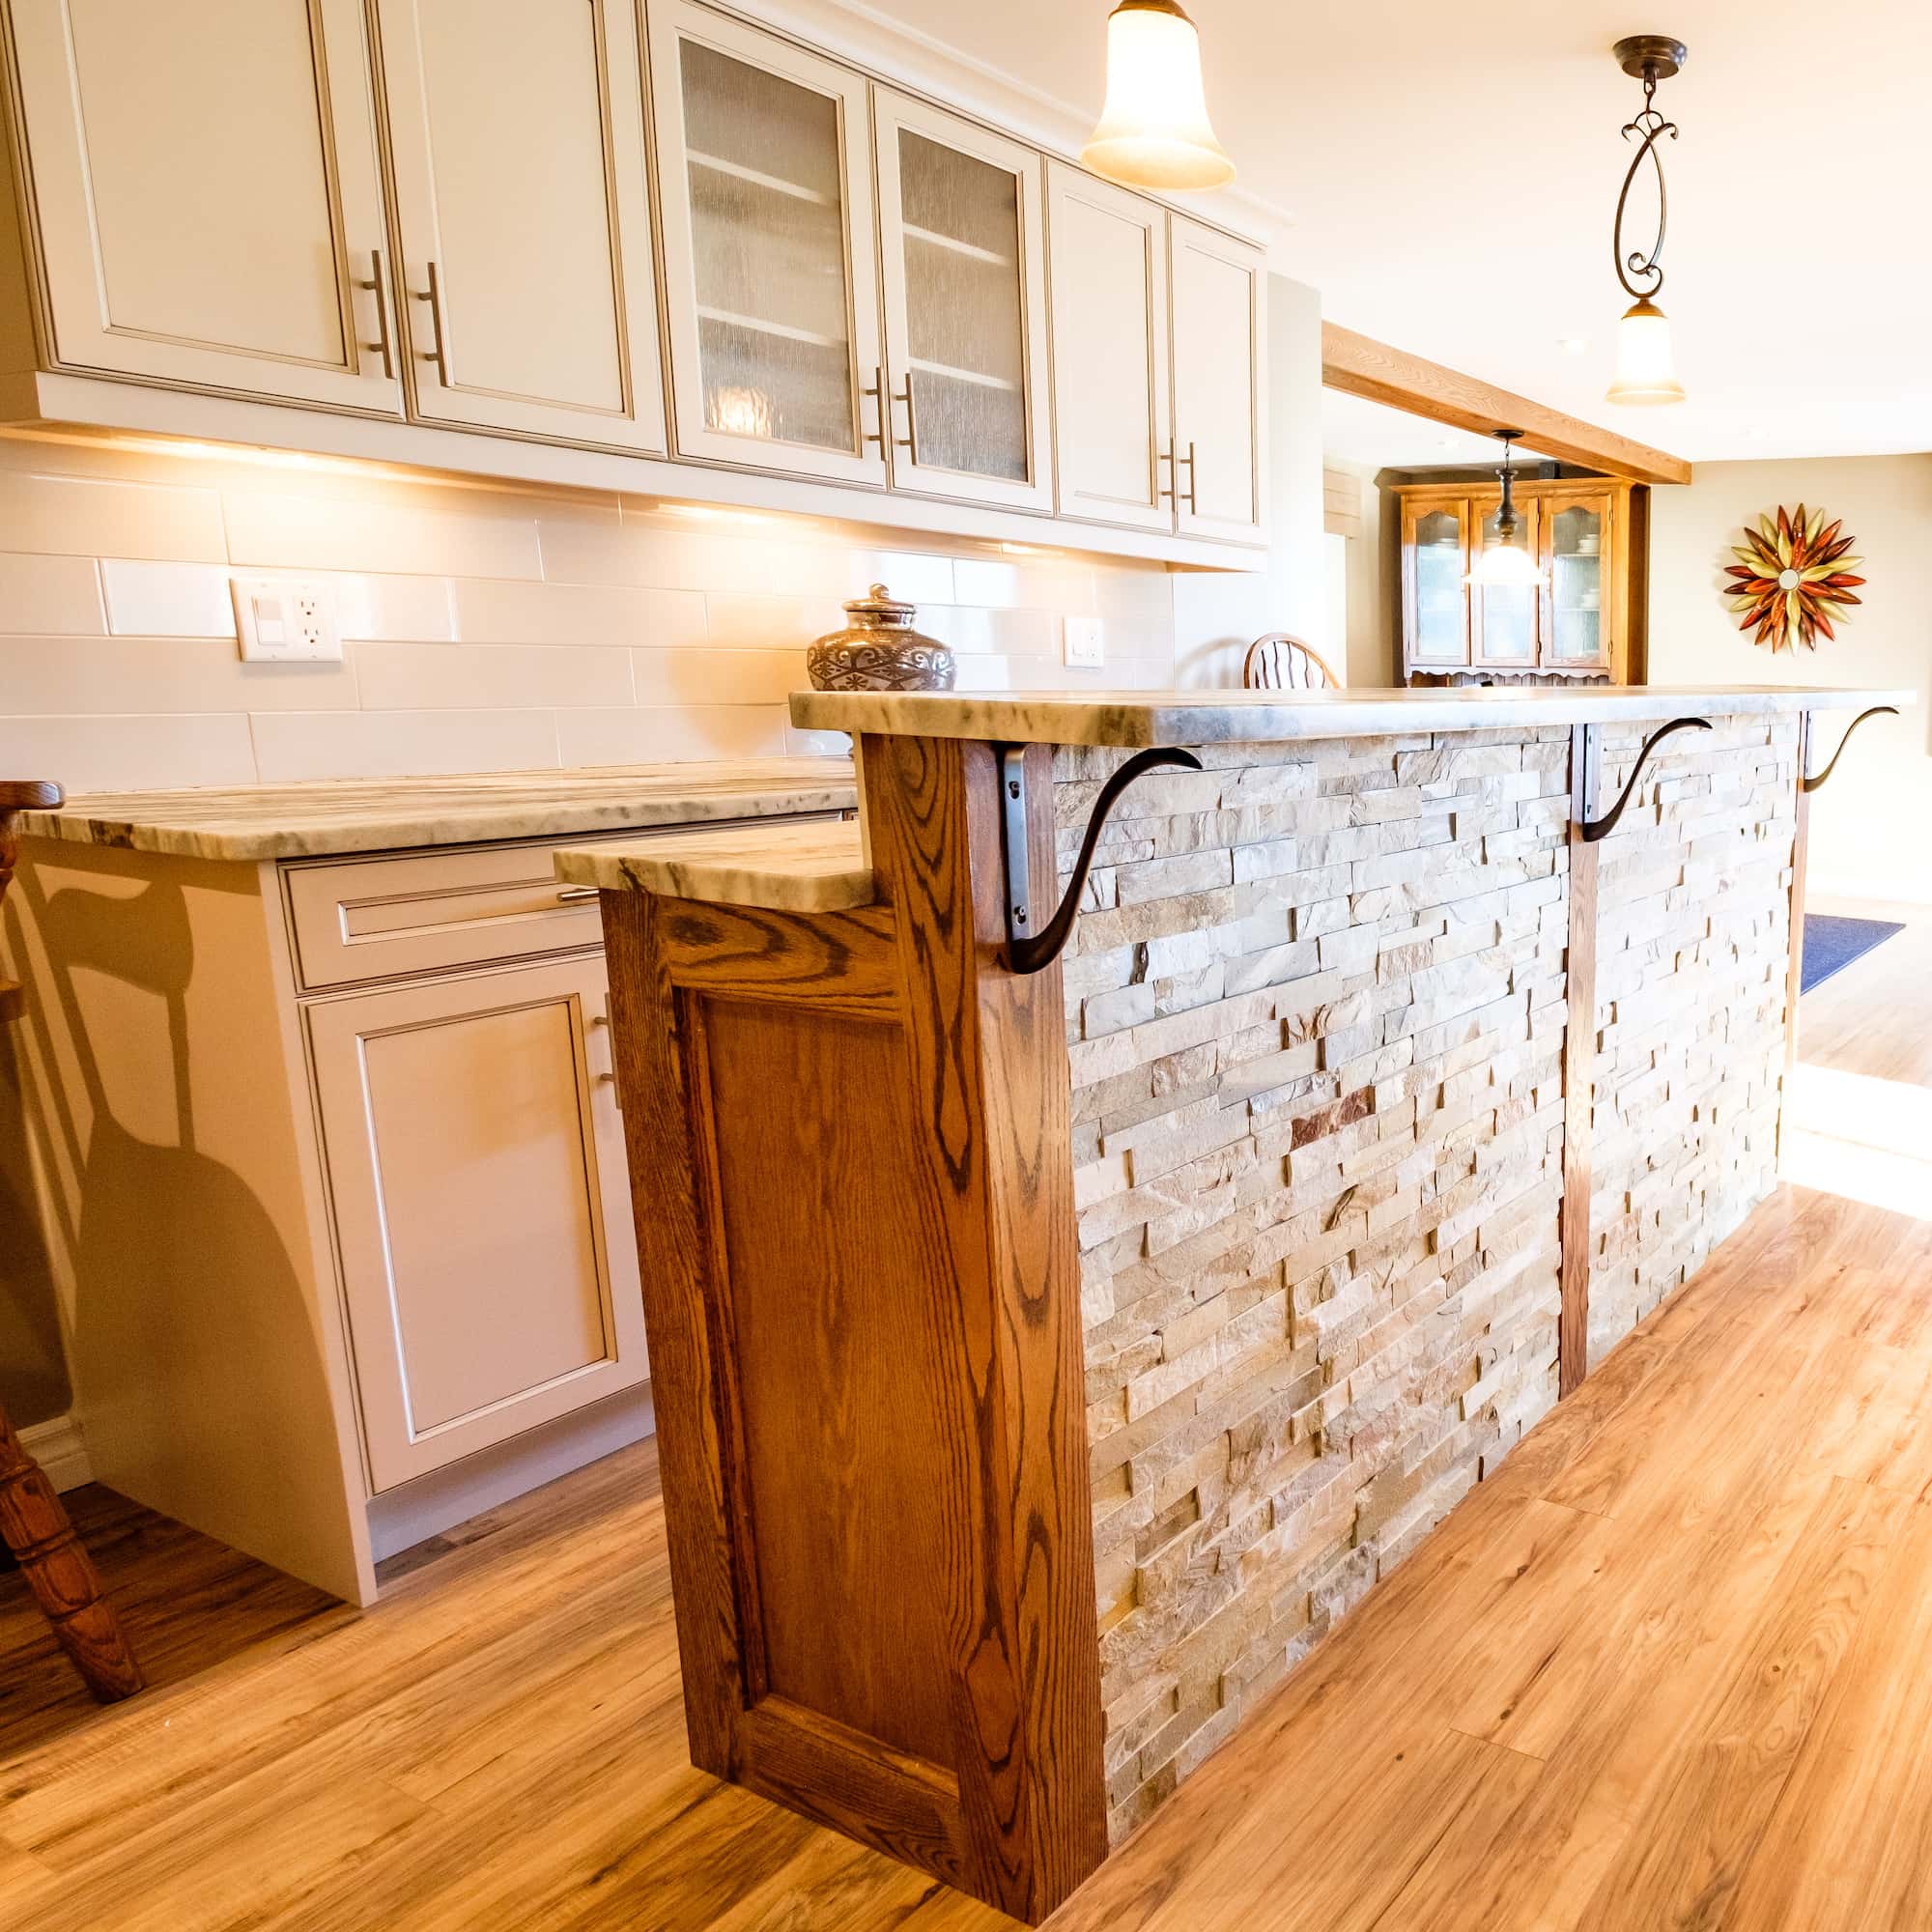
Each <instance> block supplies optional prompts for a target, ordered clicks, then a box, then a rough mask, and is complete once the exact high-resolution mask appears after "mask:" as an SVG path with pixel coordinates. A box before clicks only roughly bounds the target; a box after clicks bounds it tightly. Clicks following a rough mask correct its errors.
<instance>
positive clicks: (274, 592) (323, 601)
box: [229, 577, 342, 664]
mask: <svg viewBox="0 0 1932 1932" xmlns="http://www.w3.org/2000/svg"><path fill="white" fill-rule="evenodd" d="M229 582H230V584H231V586H232V587H233V589H234V593H235V632H236V636H237V637H238V638H239V639H241V655H242V657H243V658H244V659H245V660H246V661H247V662H248V663H250V664H340V663H341V662H342V630H341V626H340V625H339V624H338V623H337V622H336V616H335V585H334V584H333V583H331V582H329V581H328V580H327V578H320V577H236V578H231V579H230V580H229Z"/></svg>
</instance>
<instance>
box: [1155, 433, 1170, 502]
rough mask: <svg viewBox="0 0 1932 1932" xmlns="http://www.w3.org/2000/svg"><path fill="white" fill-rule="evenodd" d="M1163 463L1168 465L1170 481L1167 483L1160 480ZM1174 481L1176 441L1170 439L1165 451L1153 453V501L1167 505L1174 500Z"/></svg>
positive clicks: (1160, 450) (1159, 450)
mask: <svg viewBox="0 0 1932 1932" xmlns="http://www.w3.org/2000/svg"><path fill="white" fill-rule="evenodd" d="M1163 463H1164V464H1166V465H1167V473H1168V481H1167V482H1166V483H1162V481H1161V480H1160V466H1161V465H1162V464H1163ZM1173 479H1174V439H1173V438H1172V437H1169V438H1168V440H1167V447H1166V448H1165V449H1157V450H1155V451H1154V453H1153V499H1154V501H1155V502H1156V503H1166V502H1172V501H1173V500H1174V480H1173Z"/></svg>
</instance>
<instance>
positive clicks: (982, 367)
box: [899, 128, 1028, 482]
mask: <svg viewBox="0 0 1932 1932" xmlns="http://www.w3.org/2000/svg"><path fill="white" fill-rule="evenodd" d="M899 206H900V211H901V214H902V218H903V224H904V241H903V246H904V249H905V289H906V332H907V336H908V338H909V341H908V348H909V353H910V355H911V357H912V367H911V369H910V371H909V372H908V380H909V381H910V383H911V384H912V400H913V416H914V434H915V436H916V440H917V445H918V446H917V448H916V450H915V452H914V454H915V457H916V459H917V461H918V462H919V463H920V464H921V465H922V466H924V467H927V468H934V469H955V470H961V471H964V472H965V473H967V474H969V475H974V476H997V477H1007V478H1010V479H1012V480H1014V481H1017V482H1025V481H1026V480H1027V476H1028V466H1027V410H1026V373H1027V372H1026V349H1025V333H1024V325H1023V322H1022V319H1021V309H1020V204H1019V185H1018V183H1017V182H1016V181H1015V180H1014V178H1013V176H1012V175H1011V174H1010V173H1009V171H1008V170H1007V169H1005V168H1001V167H995V166H994V165H993V164H992V163H991V162H989V161H982V160H980V159H979V158H978V156H973V155H962V154H961V153H959V151H958V150H957V149H955V148H949V147H946V146H944V145H943V144H942V143H940V142H938V141H932V140H928V139H927V138H926V137H925V136H924V135H923V134H916V133H914V132H913V131H912V129H910V128H900V129H899Z"/></svg>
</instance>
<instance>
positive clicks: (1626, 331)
mask: <svg viewBox="0 0 1932 1932" xmlns="http://www.w3.org/2000/svg"><path fill="white" fill-rule="evenodd" d="M1615 52H1616V56H1617V65H1618V66H1619V67H1621V68H1622V69H1623V71H1625V72H1626V73H1627V74H1629V75H1630V76H1631V77H1632V78H1633V79H1634V80H1640V81H1642V82H1643V106H1642V108H1641V109H1640V110H1639V111H1638V113H1637V115H1636V117H1635V119H1634V120H1632V121H1629V122H1627V123H1626V124H1625V126H1624V139H1625V140H1627V141H1628V140H1629V139H1630V137H1631V136H1632V135H1633V134H1641V135H1642V136H1643V139H1642V140H1641V141H1640V142H1639V143H1638V144H1637V151H1636V153H1635V154H1634V155H1633V156H1631V164H1630V168H1629V170H1628V172H1627V173H1626V174H1625V176H1624V185H1623V192H1622V193H1621V194H1619V195H1618V196H1617V218H1616V224H1615V226H1614V227H1613V228H1612V229H1611V231H1610V256H1611V259H1612V260H1613V261H1614V262H1615V263H1616V268H1617V280H1618V281H1620V282H1621V283H1622V284H1623V285H1624V293H1625V294H1626V295H1629V296H1634V297H1635V298H1636V299H1635V300H1634V302H1633V303H1632V305H1631V306H1630V307H1629V308H1627V309H1626V310H1625V311H1624V317H1623V321H1622V322H1620V323H1619V324H1618V325H1617V373H1616V376H1615V378H1614V380H1613V381H1612V382H1611V384H1610V386H1609V388H1608V389H1607V390H1606V391H1605V401H1606V402H1611V403H1648V404H1658V403H1681V402H1682V401H1683V400H1684V384H1682V383H1680V382H1679V381H1678V380H1677V368H1676V363H1675V360H1674V358H1673V357H1672V355H1671V353H1670V325H1669V323H1668V322H1666V321H1665V320H1664V316H1663V311H1662V309H1661V308H1659V307H1658V305H1657V304H1656V302H1655V301H1653V300H1652V299H1651V298H1652V297H1653V296H1655V295H1656V294H1657V292H1658V290H1659V289H1661V288H1662V286H1663V270H1662V268H1661V267H1660V266H1659V264H1658V257H1659V256H1660V255H1662V253H1663V224H1664V217H1665V215H1666V213H1668V202H1667V199H1666V197H1665V195H1664V191H1663V157H1662V155H1661V154H1659V152H1658V147H1657V144H1658V142H1659V141H1661V140H1662V138H1663V137H1664V136H1665V135H1666V134H1667V135H1669V137H1670V138H1671V139H1672V140H1673V141H1674V140H1676V138H1677V124H1676V123H1675V122H1673V121H1666V120H1665V119H1664V118H1663V116H1662V114H1660V113H1659V112H1658V111H1657V83H1658V82H1659V81H1660V80H1668V79H1669V78H1670V76H1671V75H1672V74H1674V73H1675V72H1677V71H1678V70H1679V69H1680V68H1681V67H1683V65H1684V63H1685V62H1686V61H1687V60H1688V59H1689V58H1690V55H1689V54H1688V53H1687V52H1686V51H1685V46H1684V43H1683V42H1682V41H1673V40H1672V39H1671V38H1670V37H1669V36H1668V35H1667V34H1633V35H1632V36H1631V37H1630V38H1629V39H1628V40H1622V41H1619V42H1618V43H1617V44H1616V48H1615ZM1646 157H1648V158H1649V161H1650V164H1651V166H1652V167H1653V168H1655V169H1656V170H1657V240H1656V241H1653V242H1652V243H1651V244H1650V249H1649V252H1648V253H1644V252H1641V251H1638V250H1633V251H1632V252H1631V254H1630V255H1629V256H1628V257H1627V256H1626V255H1625V254H1624V208H1625V205H1626V204H1627V203H1628V202H1629V200H1630V191H1631V184H1632V183H1633V182H1634V181H1635V180H1636V171H1637V169H1639V168H1640V167H1642V166H1643V163H1644V160H1645V158H1646ZM1633 277H1634V278H1635V279H1633Z"/></svg>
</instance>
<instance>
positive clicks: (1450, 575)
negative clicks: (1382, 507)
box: [1415, 510, 1468, 664]
mask: <svg viewBox="0 0 1932 1932" xmlns="http://www.w3.org/2000/svg"><path fill="white" fill-rule="evenodd" d="M1463 611H1464V604H1463V520H1462V518H1461V517H1459V516H1458V515H1457V514H1456V512H1455V511H1453V510H1431V511H1429V512H1428V514H1427V515H1425V516H1421V517H1418V518H1417V519H1416V520H1415V655H1416V656H1417V657H1419V658H1434V659H1437V660H1442V659H1448V660H1451V661H1453V662H1454V663H1457V664H1461V663H1462V662H1463V656H1464V653H1465V652H1466V650H1467V648H1468V646H1467V642H1466V639H1467V632H1466V630H1465V628H1464V623H1463Z"/></svg>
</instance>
